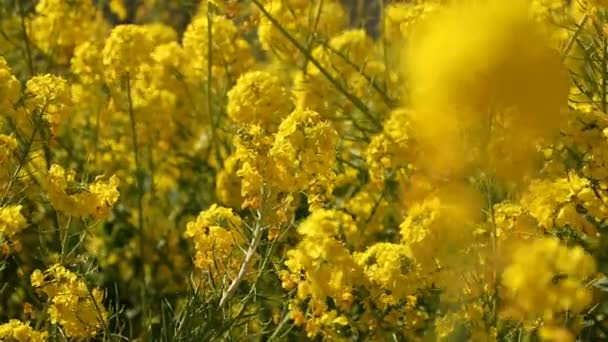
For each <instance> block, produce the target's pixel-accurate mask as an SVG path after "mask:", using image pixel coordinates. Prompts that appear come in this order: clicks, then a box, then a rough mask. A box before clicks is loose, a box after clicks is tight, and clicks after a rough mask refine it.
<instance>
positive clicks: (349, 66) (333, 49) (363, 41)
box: [309, 29, 374, 80]
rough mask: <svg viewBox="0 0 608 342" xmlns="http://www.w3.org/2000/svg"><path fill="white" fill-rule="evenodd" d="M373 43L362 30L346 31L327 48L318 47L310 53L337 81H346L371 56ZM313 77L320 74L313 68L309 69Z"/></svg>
mask: <svg viewBox="0 0 608 342" xmlns="http://www.w3.org/2000/svg"><path fill="white" fill-rule="evenodd" d="M373 52H374V42H373V41H372V39H371V38H370V37H369V36H368V35H367V32H366V31H365V30H363V29H357V30H346V31H344V32H341V33H340V34H339V35H336V36H335V37H333V38H332V39H331V40H330V41H329V43H328V44H327V46H323V45H322V46H318V47H316V48H315V49H314V50H313V51H312V57H313V58H315V59H316V60H317V61H318V62H319V64H321V66H322V67H323V68H324V69H326V70H327V71H328V72H330V73H331V75H332V76H333V77H335V78H337V79H339V80H344V79H347V78H348V77H349V76H350V75H351V74H353V73H356V72H358V70H357V69H358V68H359V67H360V66H361V65H365V63H367V62H369V61H370V60H369V59H370V56H373ZM309 71H310V73H311V74H313V75H319V74H321V71H320V70H319V69H317V68H316V67H315V66H311V67H310V70H309Z"/></svg>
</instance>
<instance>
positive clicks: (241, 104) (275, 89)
mask: <svg viewBox="0 0 608 342" xmlns="http://www.w3.org/2000/svg"><path fill="white" fill-rule="evenodd" d="M226 112H227V113H228V116H230V117H231V118H232V119H234V120H235V121H238V122H241V123H245V124H255V125H260V126H262V127H263V128H267V129H269V130H270V131H274V128H275V127H277V126H278V125H279V123H280V122H281V120H282V119H283V118H284V117H285V116H287V115H288V114H289V113H290V112H291V100H290V98H289V93H288V92H287V89H286V88H285V87H284V86H283V84H281V80H280V79H279V78H278V77H277V76H275V75H273V74H271V73H269V72H267V71H250V72H248V73H245V74H243V75H241V77H239V79H238V80H237V82H236V84H235V85H234V87H232V89H230V91H229V92H228V104H227V105H226Z"/></svg>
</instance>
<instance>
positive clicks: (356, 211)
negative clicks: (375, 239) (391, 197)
mask: <svg viewBox="0 0 608 342" xmlns="http://www.w3.org/2000/svg"><path fill="white" fill-rule="evenodd" d="M344 207H345V209H346V210H348V212H349V213H350V214H352V215H353V216H354V217H355V219H356V221H357V223H358V224H359V225H361V226H362V227H365V229H363V230H362V231H361V234H362V235H363V236H365V237H366V238H368V239H370V238H371V237H372V236H374V235H375V234H378V233H381V232H382V231H383V230H384V228H385V226H384V223H385V220H386V216H387V214H388V213H389V210H390V203H389V201H387V199H386V197H385V195H383V194H382V187H378V186H377V185H375V184H371V183H369V184H366V185H365V186H364V187H363V188H362V189H360V190H359V191H358V192H357V193H356V194H355V195H353V196H352V197H351V198H349V199H347V200H346V202H345V203H344Z"/></svg>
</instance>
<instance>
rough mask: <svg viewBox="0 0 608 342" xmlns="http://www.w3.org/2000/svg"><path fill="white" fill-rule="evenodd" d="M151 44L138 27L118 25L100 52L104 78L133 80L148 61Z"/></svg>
mask: <svg viewBox="0 0 608 342" xmlns="http://www.w3.org/2000/svg"><path fill="white" fill-rule="evenodd" d="M153 48H154V47H153V42H152V39H151V38H150V36H149V35H148V32H147V30H146V29H145V28H144V27H142V26H138V25H118V26H115V27H114V28H113V29H112V32H110V36H109V37H108V39H106V42H105V45H104V47H103V50H102V52H101V56H102V63H103V66H104V68H105V77H106V79H107V80H108V81H119V80H120V79H121V78H122V77H125V76H127V75H128V76H129V78H130V79H133V78H134V77H135V76H136V75H137V72H138V71H139V70H140V67H141V65H142V64H143V63H146V62H147V61H149V58H150V53H151V52H152V49H153Z"/></svg>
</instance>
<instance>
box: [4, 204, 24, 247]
mask: <svg viewBox="0 0 608 342" xmlns="http://www.w3.org/2000/svg"><path fill="white" fill-rule="evenodd" d="M22 208H23V206H21V205H9V206H5V207H2V208H0V234H1V235H0V237H2V238H3V239H11V238H12V237H13V236H15V235H16V234H18V233H19V232H21V231H22V230H23V229H24V228H25V227H26V225H27V221H26V220H25V217H23V214H21V209H22Z"/></svg>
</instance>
